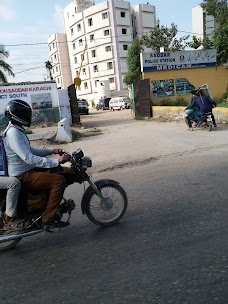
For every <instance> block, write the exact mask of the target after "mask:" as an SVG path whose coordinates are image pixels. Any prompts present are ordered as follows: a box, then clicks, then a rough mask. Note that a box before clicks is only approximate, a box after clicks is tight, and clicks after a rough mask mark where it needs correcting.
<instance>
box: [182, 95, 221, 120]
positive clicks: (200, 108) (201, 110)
mask: <svg viewBox="0 0 228 304" xmlns="http://www.w3.org/2000/svg"><path fill="white" fill-rule="evenodd" d="M191 93H192V94H193V98H192V102H191V104H190V105H189V106H188V107H187V108H186V109H194V108H195V111H194V113H193V114H194V117H193V118H192V119H191V118H190V120H193V121H195V122H196V123H197V124H198V125H204V122H203V120H202V118H201V116H202V115H204V114H206V113H212V109H213V107H215V106H216V102H215V101H214V100H213V99H211V98H210V97H209V96H205V95H202V92H201V90H193V91H192V92H191ZM212 120H213V123H214V125H215V126H216V123H215V120H214V116H212Z"/></svg>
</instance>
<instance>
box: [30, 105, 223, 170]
mask: <svg viewBox="0 0 228 304" xmlns="http://www.w3.org/2000/svg"><path fill="white" fill-rule="evenodd" d="M124 111H125V110H124ZM124 111H122V112H124ZM102 113H103V114H102ZM102 113H100V114H99V115H103V116H104V119H103V120H101V121H99V118H98V116H95V115H94V116H93V115H89V116H88V117H83V118H82V126H85V129H88V128H91V127H92V126H93V125H94V126H95V127H96V128H97V129H99V130H100V131H101V134H100V135H97V136H90V137H82V138H80V139H79V140H78V141H75V142H72V143H67V144H62V145H56V144H55V145H53V144H51V143H45V146H46V147H56V146H59V147H60V148H63V149H66V150H67V151H69V152H73V151H75V150H76V149H77V148H81V149H82V150H83V151H84V154H85V155H87V156H90V157H92V160H93V172H100V171H105V170H112V169H115V168H118V167H120V168H121V167H125V166H133V165H136V164H138V165H140V164H146V163H150V162H153V161H154V160H156V159H161V158H164V157H166V158H167V157H175V156H177V157H178V156H179V155H182V154H191V153H194V152H199V153H200V151H208V150H211V149H219V148H224V147H227V148H228V125H225V124H223V125H222V124H221V125H219V126H218V127H217V128H213V130H212V131H211V132H209V131H207V130H202V129H195V130H194V131H188V128H187V126H186V124H185V123H184V122H183V121H179V122H178V121H173V122H157V121H138V120H135V119H133V117H132V116H131V115H130V114H129V113H130V112H128V113H127V112H126V111H125V113H120V112H117V111H116V112H114V113H112V112H105V113H104V112H102ZM94 114H96V113H94ZM115 115H116V116H115ZM117 115H118V116H117ZM124 115H127V116H126V117H125V116H124ZM116 118H118V119H116ZM121 118H122V119H121ZM99 125H100V127H99ZM56 131H57V126H56V127H47V128H41V129H39V128H36V129H34V133H33V134H31V135H29V138H30V140H31V144H32V146H43V145H44V142H43V141H42V140H41V141H40V140H38V139H45V138H48V137H51V136H53V134H54V133H55V132H56Z"/></svg>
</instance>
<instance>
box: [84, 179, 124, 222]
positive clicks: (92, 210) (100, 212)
mask: <svg viewBox="0 0 228 304" xmlns="http://www.w3.org/2000/svg"><path fill="white" fill-rule="evenodd" d="M99 190H100V191H101V193H102V195H103V196H104V197H105V198H106V202H107V203H105V202H102V200H101V199H100V198H99V197H98V196H97V194H96V193H94V192H91V193H90V195H89V197H88V204H87V206H86V211H85V213H86V215H87V217H88V219H89V220H90V221H91V222H92V223H94V224H95V225H100V226H111V225H114V224H116V223H117V222H118V221H119V220H120V219H121V218H122V217H123V216H124V214H125V212H126V210H127V205H128V200H127V194H126V192H125V191H124V189H123V188H122V187H121V186H120V185H115V184H104V185H102V186H100V187H99Z"/></svg>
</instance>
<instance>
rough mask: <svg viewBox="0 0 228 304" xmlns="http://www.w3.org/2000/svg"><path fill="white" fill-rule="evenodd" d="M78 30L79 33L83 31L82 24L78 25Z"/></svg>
mask: <svg viewBox="0 0 228 304" xmlns="http://www.w3.org/2000/svg"><path fill="white" fill-rule="evenodd" d="M77 29H78V32H80V31H81V24H78V25H77Z"/></svg>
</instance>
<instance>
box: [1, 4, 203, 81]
mask: <svg viewBox="0 0 228 304" xmlns="http://www.w3.org/2000/svg"><path fill="white" fill-rule="evenodd" d="M98 2H102V1H96V3H98ZM130 2H131V6H134V5H136V4H137V3H147V2H148V1H147V0H145V1H142V2H141V1H137V0H134V1H130ZM201 2H202V1H201V0H149V3H150V4H152V5H155V7H156V17H157V18H158V19H160V22H161V24H162V25H168V26H170V24H171V23H172V22H174V23H175V24H176V25H177V26H178V30H179V31H180V32H179V35H180V36H183V35H187V34H188V32H189V33H191V30H192V19H191V18H192V17H191V13H192V8H193V7H195V6H197V5H199V4H200V3H201ZM69 3H70V0H46V1H45V0H39V1H34V0H33V1H31V0H0V44H4V45H5V46H6V49H7V50H8V51H9V52H10V57H9V58H8V59H7V62H8V63H9V64H10V65H11V66H12V68H13V72H14V73H15V75H16V77H15V78H11V77H8V81H12V82H21V81H43V80H45V78H46V77H47V71H46V69H45V67H44V65H45V64H44V63H45V61H47V60H48V48H47V45H46V44H45V43H46V42H47V39H48V36H49V35H52V34H54V33H57V32H63V22H62V11H63V8H64V7H66V5H67V4H69ZM20 44H36V45H22V46H20Z"/></svg>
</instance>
